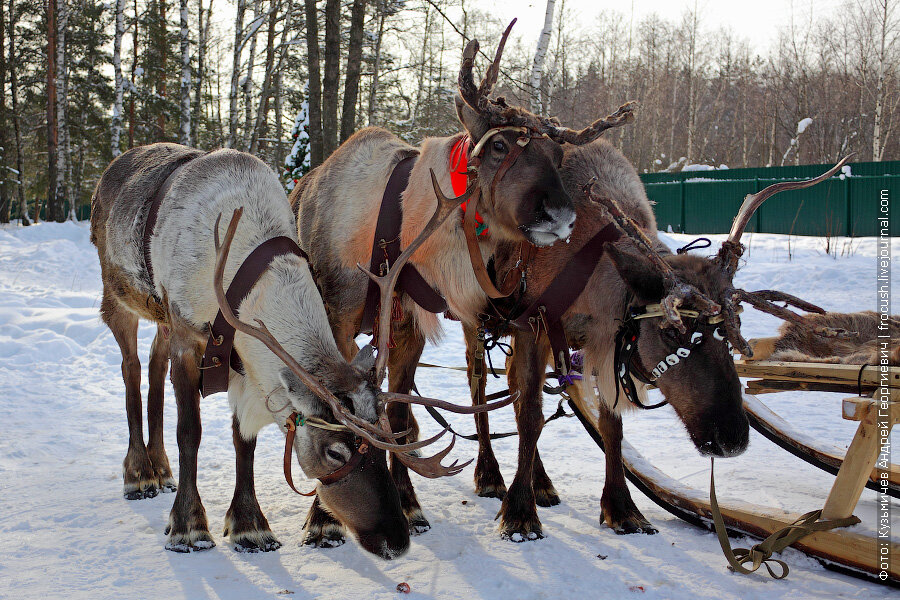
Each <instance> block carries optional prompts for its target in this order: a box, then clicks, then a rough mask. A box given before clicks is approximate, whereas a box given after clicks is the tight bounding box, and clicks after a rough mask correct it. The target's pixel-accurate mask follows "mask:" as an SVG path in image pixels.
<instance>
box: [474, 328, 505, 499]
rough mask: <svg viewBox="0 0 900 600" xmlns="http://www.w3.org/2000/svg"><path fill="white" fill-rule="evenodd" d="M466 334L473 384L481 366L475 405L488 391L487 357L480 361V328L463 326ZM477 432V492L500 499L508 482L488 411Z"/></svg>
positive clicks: (479, 420) (477, 422)
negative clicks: (477, 346)
mask: <svg viewBox="0 0 900 600" xmlns="http://www.w3.org/2000/svg"><path fill="white" fill-rule="evenodd" d="M463 334H464V336H465V340H466V374H467V376H468V378H469V382H470V385H471V381H472V371H473V369H476V368H477V369H479V371H480V372H481V378H480V379H478V385H477V387H476V388H474V389H471V393H472V404H476V405H477V404H484V403H485V394H484V387H485V384H486V383H487V380H486V378H485V376H486V374H487V373H486V371H485V365H484V357H483V356H482V357H481V359H479V360H478V361H476V359H475V344H476V340H477V331H476V330H475V329H474V328H472V327H468V326H466V325H463ZM475 431H476V432H477V433H478V461H477V462H476V463H475V493H476V494H478V495H479V496H482V497H484V498H499V499H500V500H502V499H503V497H504V496H506V484H505V483H504V482H503V475H501V474H500V466H499V465H498V464H497V458H496V457H495V456H494V449H493V448H492V447H491V438H490V424H489V421H488V413H486V412H485V413H479V414H477V415H475Z"/></svg>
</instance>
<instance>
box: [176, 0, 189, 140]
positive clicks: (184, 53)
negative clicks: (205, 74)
mask: <svg viewBox="0 0 900 600" xmlns="http://www.w3.org/2000/svg"><path fill="white" fill-rule="evenodd" d="M179 23H180V25H181V84H180V86H179V92H180V97H179V106H180V108H181V111H180V113H181V114H180V115H179V120H178V143H180V144H183V145H185V146H190V145H191V40H190V30H189V29H188V0H181V14H180V18H179Z"/></svg>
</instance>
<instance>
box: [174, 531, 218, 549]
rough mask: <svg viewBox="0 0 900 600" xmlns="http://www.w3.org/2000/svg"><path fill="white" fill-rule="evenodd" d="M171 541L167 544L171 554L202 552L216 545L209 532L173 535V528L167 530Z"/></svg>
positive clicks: (189, 532)
mask: <svg viewBox="0 0 900 600" xmlns="http://www.w3.org/2000/svg"><path fill="white" fill-rule="evenodd" d="M166 533H167V534H169V541H168V542H166V550H169V551H171V552H181V553H188V552H200V551H202V550H209V549H210V548H214V547H215V545H216V543H215V542H214V541H213V539H212V536H211V535H209V532H208V531H197V530H194V531H188V532H185V533H171V528H170V527H167V528H166Z"/></svg>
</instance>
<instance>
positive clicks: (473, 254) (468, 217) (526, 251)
mask: <svg viewBox="0 0 900 600" xmlns="http://www.w3.org/2000/svg"><path fill="white" fill-rule="evenodd" d="M513 129H519V128H513ZM500 130H501V129H500V128H498V129H497V130H496V131H495V130H493V129H492V130H491V131H489V132H488V134H490V135H494V134H495V133H497V132H498V131H500ZM491 132H493V133H491ZM488 134H485V135H484V136H483V137H482V138H481V141H479V142H478V145H477V146H475V148H476V149H477V150H478V153H476V152H473V154H472V156H473V157H475V158H478V157H479V154H480V152H481V147H483V144H484V142H485V140H486V139H487V138H489V137H490V136H489V135H488ZM520 139H521V138H520ZM526 139H529V140H530V138H526ZM527 143H528V142H525V143H524V144H519V143H516V144H515V145H514V146H513V147H512V148H510V151H509V153H508V154H507V155H506V158H504V159H503V162H502V163H501V164H500V168H499V169H497V173H495V174H494V179H493V180H492V181H491V201H493V199H494V189H495V188H496V186H497V183H498V182H499V181H500V180H501V179H503V176H504V175H506V172H507V171H508V170H509V169H510V167H512V166H513V164H514V163H515V162H516V160H517V159H518V158H519V155H520V154H522V150H524V149H525V146H526V145H527ZM480 199H481V189H480V188H479V187H476V188H475V192H474V193H473V194H472V197H471V198H470V199H469V201H468V204H467V206H466V212H465V215H464V216H463V224H462V227H463V234H464V235H465V238H466V248H467V249H468V251H469V262H471V263H472V271H473V272H474V273H475V279H476V280H478V285H480V286H481V289H482V290H483V291H484V293H485V294H487V295H488V297H489V298H492V299H494V300H497V299H499V298H506V297H508V296H509V295H510V294H512V293H513V292H515V291H516V290H517V289H518V288H519V285H520V283H521V279H522V274H523V273H524V272H525V269H526V267H527V265H528V262H529V261H530V260H531V258H532V257H533V256H534V254H535V252H536V251H537V249H536V248H535V247H534V246H533V245H532V244H530V243H528V242H522V243H521V244H520V245H519V261H518V262H517V263H516V266H515V267H513V268H512V269H511V270H510V271H508V272H507V273H506V275H505V277H504V280H503V282H502V283H501V287H500V288H499V289H498V288H497V286H496V285H494V282H493V281H491V276H490V275H489V274H488V272H487V267H485V265H484V259H483V258H482V256H481V247H480V245H479V244H478V233H477V232H476V231H475V229H476V223H475V212H476V207H477V206H478V201H479V200H480Z"/></svg>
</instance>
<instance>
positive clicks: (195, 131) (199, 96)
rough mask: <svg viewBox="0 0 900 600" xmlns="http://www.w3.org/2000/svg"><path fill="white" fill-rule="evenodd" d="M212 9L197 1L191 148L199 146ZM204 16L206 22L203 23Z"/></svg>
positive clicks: (210, 4) (210, 6)
mask: <svg viewBox="0 0 900 600" xmlns="http://www.w3.org/2000/svg"><path fill="white" fill-rule="evenodd" d="M211 8H212V1H210V3H209V7H208V8H206V9H204V8H203V0H197V77H196V78H195V79H194V82H193V83H194V106H193V112H194V114H193V116H192V117H191V125H192V127H191V146H194V147H197V146H198V145H199V144H200V117H201V115H202V110H203V109H202V106H203V78H204V77H205V75H206V73H205V69H206V40H208V39H209V13H210V9H211ZM204 16H205V17H206V21H204V20H203V19H204Z"/></svg>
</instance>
